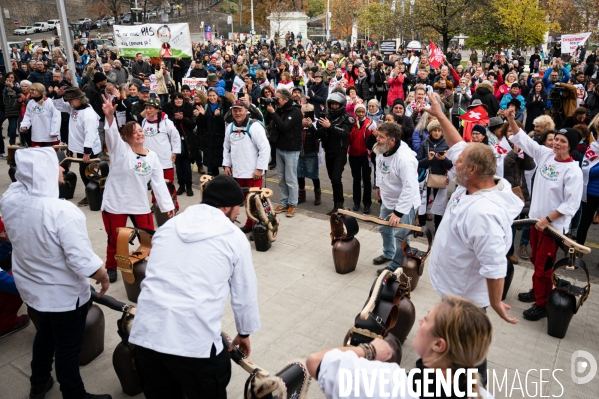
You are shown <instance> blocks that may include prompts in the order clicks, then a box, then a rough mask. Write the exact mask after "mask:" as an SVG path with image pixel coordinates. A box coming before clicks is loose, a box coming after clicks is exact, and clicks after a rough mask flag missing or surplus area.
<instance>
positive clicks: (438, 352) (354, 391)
mask: <svg viewBox="0 0 599 399" xmlns="http://www.w3.org/2000/svg"><path fill="white" fill-rule="evenodd" d="M492 328H493V327H492V325H491V322H490V320H489V318H488V317H487V315H486V314H485V312H484V311H483V310H482V309H480V308H479V307H478V306H477V305H476V304H474V303H473V302H471V301H468V300H466V299H462V298H459V297H455V296H451V295H446V296H444V297H443V298H442V300H441V302H439V303H437V304H436V305H435V306H434V307H433V309H431V310H430V311H429V312H428V314H427V315H426V316H425V317H423V318H422V319H420V327H419V328H418V330H417V331H416V336H415V337H414V342H413V343H412V347H413V348H414V350H415V352H416V353H417V354H418V356H419V357H420V358H419V359H418V360H417V361H416V367H415V368H414V369H412V370H410V371H409V372H410V373H413V383H414V384H413V386H411V387H408V379H407V375H406V373H408V371H407V370H403V369H400V366H399V365H398V364H397V363H386V361H388V360H389V359H390V358H391V356H392V349H391V347H390V346H389V344H388V343H387V342H386V341H384V340H382V339H380V338H375V339H374V340H373V341H372V342H371V343H370V344H361V345H360V346H358V347H353V346H344V347H339V348H333V349H326V350H323V351H320V352H317V353H313V354H311V355H310V356H309V357H308V359H307V361H306V366H307V368H308V371H309V372H310V374H311V375H312V377H314V378H315V379H316V380H317V381H318V386H319V387H320V389H321V390H322V391H323V392H324V394H325V397H326V398H327V399H341V398H355V399H367V398H384V397H391V398H395V399H419V398H421V397H441V396H434V395H435V392H437V389H440V392H442V393H443V392H444V393H445V395H443V396H442V397H444V398H454V397H466V393H467V391H468V381H467V378H466V376H465V374H462V375H461V377H458V378H456V380H457V381H458V384H456V385H453V384H452V385H450V391H449V392H447V391H444V390H443V387H442V386H438V385H437V384H436V380H435V378H434V375H430V376H429V378H430V377H432V378H430V379H429V380H428V381H430V382H429V384H428V385H427V386H426V387H425V384H426V382H424V381H426V380H425V379H424V371H425V369H432V370H434V371H435V372H441V373H442V374H443V375H444V376H445V377H447V372H448V370H449V371H451V372H452V374H451V379H452V380H453V379H454V375H457V373H456V371H457V370H459V369H473V368H475V365H476V364H479V363H480V362H481V361H482V359H484V358H485V356H486V354H487V352H488V350H489V346H490V345H491V335H492ZM432 370H431V371H432ZM356 371H358V372H360V374H359V375H360V377H359V379H358V380H356V378H355V377H356ZM342 374H344V377H345V378H344V379H343V378H341V375H342ZM348 375H351V376H352V377H354V378H353V380H352V384H351V385H349V384H347V381H348ZM402 377H403V378H402ZM343 380H345V384H344V383H343ZM402 380H403V383H404V385H403V388H404V389H403V391H402V389H401V385H400V384H397V382H401V381H402ZM474 381H476V382H474ZM480 381H481V376H480V375H476V374H474V379H473V381H472V382H473V384H472V385H470V387H471V389H472V391H473V392H478V394H479V396H478V397H479V398H481V399H493V396H491V395H490V394H489V393H488V392H487V391H486V390H485V389H484V388H483V387H482V386H481V384H480ZM395 388H398V390H397V391H395V390H394V389H395ZM425 389H426V390H427V391H428V392H429V393H432V394H433V395H430V396H429V395H424V392H425ZM341 391H343V396H342V395H341Z"/></svg>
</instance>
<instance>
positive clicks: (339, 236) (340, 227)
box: [330, 212, 360, 245]
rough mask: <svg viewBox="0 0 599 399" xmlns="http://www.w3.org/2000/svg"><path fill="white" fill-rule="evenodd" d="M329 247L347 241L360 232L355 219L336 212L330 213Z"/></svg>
mask: <svg viewBox="0 0 599 399" xmlns="http://www.w3.org/2000/svg"><path fill="white" fill-rule="evenodd" d="M330 223H331V245H333V244H334V243H335V242H336V241H339V240H349V239H350V238H353V237H354V236H355V235H356V234H358V232H359V231H360V226H358V221H357V220H356V218H354V217H352V216H348V215H342V214H339V213H337V212H333V213H331V218H330Z"/></svg>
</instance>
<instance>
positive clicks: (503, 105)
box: [499, 93, 526, 112]
mask: <svg viewBox="0 0 599 399" xmlns="http://www.w3.org/2000/svg"><path fill="white" fill-rule="evenodd" d="M512 98H513V97H512V94H511V93H507V94H506V95H504V96H503V98H502V99H501V102H500V103H499V108H501V109H507V103H509V102H510V101H512ZM516 100H518V101H520V111H522V112H524V110H525V109H526V100H525V99H524V97H522V95H520V94H518V95H517V96H516Z"/></svg>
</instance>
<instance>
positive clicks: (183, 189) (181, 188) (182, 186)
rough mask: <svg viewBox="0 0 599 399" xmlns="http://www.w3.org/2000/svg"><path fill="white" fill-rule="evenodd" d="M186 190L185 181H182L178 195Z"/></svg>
mask: <svg viewBox="0 0 599 399" xmlns="http://www.w3.org/2000/svg"><path fill="white" fill-rule="evenodd" d="M184 192H185V183H184V182H182V181H180V182H179V188H178V189H177V195H182V194H183V193H184Z"/></svg>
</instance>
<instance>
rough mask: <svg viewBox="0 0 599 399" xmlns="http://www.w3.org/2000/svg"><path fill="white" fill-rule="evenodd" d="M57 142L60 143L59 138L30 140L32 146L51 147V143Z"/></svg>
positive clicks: (55, 143)
mask: <svg viewBox="0 0 599 399" xmlns="http://www.w3.org/2000/svg"><path fill="white" fill-rule="evenodd" d="M58 144H60V139H59V140H56V141H32V142H31V146H32V147H52V146H53V145H58ZM54 150H56V151H57V152H58V149H57V148H55V149H54Z"/></svg>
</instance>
